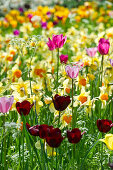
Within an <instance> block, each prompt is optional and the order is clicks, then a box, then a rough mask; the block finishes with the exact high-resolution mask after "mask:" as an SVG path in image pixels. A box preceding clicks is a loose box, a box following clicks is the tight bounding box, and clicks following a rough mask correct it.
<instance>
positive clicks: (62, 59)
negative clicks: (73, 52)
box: [59, 54, 68, 64]
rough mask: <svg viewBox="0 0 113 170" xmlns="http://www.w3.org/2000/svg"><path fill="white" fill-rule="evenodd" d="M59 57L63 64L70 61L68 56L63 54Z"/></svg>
mask: <svg viewBox="0 0 113 170" xmlns="http://www.w3.org/2000/svg"><path fill="white" fill-rule="evenodd" d="M59 57H60V62H61V63H65V64H66V63H67V61H68V55H63V54H62V55H60V56H59Z"/></svg>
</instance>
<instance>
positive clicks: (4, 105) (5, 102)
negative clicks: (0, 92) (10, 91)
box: [0, 96, 14, 113]
mask: <svg viewBox="0 0 113 170" xmlns="http://www.w3.org/2000/svg"><path fill="white" fill-rule="evenodd" d="M13 102H14V97H13V96H11V97H10V98H7V97H0V112H1V113H7V112H8V111H9V110H10V108H11V106H12V104H13Z"/></svg>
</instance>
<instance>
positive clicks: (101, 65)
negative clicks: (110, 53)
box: [101, 55, 104, 86]
mask: <svg viewBox="0 0 113 170" xmlns="http://www.w3.org/2000/svg"><path fill="white" fill-rule="evenodd" d="M103 61H104V56H103V55H102V60H101V67H102V70H101V71H102V72H101V86H102V76H103Z"/></svg>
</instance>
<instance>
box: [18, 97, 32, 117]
mask: <svg viewBox="0 0 113 170" xmlns="http://www.w3.org/2000/svg"><path fill="white" fill-rule="evenodd" d="M33 105H34V103H33V104H31V103H30V102H29V101H27V100H24V101H23V102H21V103H20V102H17V103H16V109H17V111H18V113H19V114H20V115H22V114H23V115H24V116H26V115H28V114H29V112H30V110H31V108H32V107H33Z"/></svg>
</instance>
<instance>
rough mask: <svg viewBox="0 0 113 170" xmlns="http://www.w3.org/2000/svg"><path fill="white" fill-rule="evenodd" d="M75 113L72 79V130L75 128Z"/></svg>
mask: <svg viewBox="0 0 113 170" xmlns="http://www.w3.org/2000/svg"><path fill="white" fill-rule="evenodd" d="M74 119H75V118H74V113H73V79H72V128H74V121H75V120H74Z"/></svg>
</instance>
